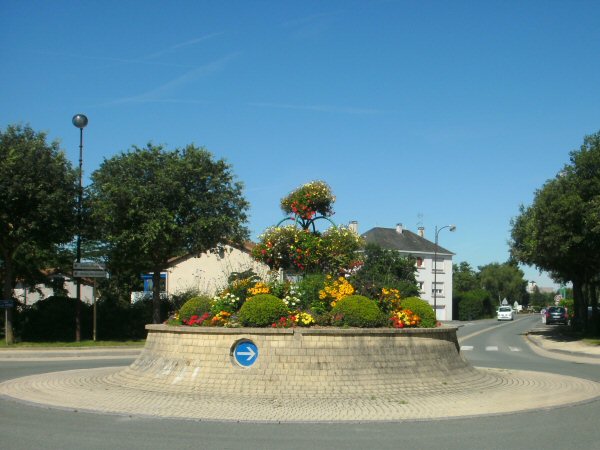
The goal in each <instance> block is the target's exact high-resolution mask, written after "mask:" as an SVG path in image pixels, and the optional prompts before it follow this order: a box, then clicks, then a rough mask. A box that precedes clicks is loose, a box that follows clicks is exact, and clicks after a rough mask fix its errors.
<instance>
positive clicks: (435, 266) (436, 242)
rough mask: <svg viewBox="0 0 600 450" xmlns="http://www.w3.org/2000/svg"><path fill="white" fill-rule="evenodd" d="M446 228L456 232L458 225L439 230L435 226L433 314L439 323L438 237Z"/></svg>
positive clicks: (446, 226)
mask: <svg viewBox="0 0 600 450" xmlns="http://www.w3.org/2000/svg"><path fill="white" fill-rule="evenodd" d="M444 228H448V229H450V231H454V230H456V225H445V226H443V227H442V228H440V229H438V227H437V225H436V226H435V246H434V248H433V312H434V314H435V320H436V321H437V250H438V236H439V234H440V231H442V230H443V229H444Z"/></svg>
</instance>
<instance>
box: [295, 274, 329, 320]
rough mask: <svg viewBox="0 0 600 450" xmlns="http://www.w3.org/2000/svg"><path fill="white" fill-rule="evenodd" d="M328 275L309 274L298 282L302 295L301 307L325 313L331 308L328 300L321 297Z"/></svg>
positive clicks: (299, 292) (299, 291)
mask: <svg viewBox="0 0 600 450" xmlns="http://www.w3.org/2000/svg"><path fill="white" fill-rule="evenodd" d="M325 279H326V276H325V275H323V274H321V273H312V274H307V275H305V276H304V277H302V278H301V279H300V280H299V281H298V283H297V290H298V294H299V296H300V305H299V307H300V309H304V310H307V309H310V310H311V311H313V312H314V313H315V314H317V315H319V314H323V313H324V312H325V311H328V310H329V305H328V304H327V302H323V301H321V300H320V299H319V291H320V290H321V289H323V287H324V286H325Z"/></svg>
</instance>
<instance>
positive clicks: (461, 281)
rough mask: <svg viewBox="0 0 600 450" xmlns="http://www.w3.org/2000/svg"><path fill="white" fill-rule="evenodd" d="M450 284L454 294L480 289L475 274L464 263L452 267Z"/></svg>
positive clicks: (466, 263)
mask: <svg viewBox="0 0 600 450" xmlns="http://www.w3.org/2000/svg"><path fill="white" fill-rule="evenodd" d="M452 284H453V287H452V290H453V292H456V293H458V292H468V291H474V290H475V289H478V288H480V283H479V280H478V279H477V273H476V272H475V270H473V268H472V267H471V265H470V264H469V263H468V262H466V261H462V262H461V263H460V264H453V265H452Z"/></svg>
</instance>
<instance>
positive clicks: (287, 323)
mask: <svg viewBox="0 0 600 450" xmlns="http://www.w3.org/2000/svg"><path fill="white" fill-rule="evenodd" d="M314 323H315V319H314V318H313V316H311V315H310V314H309V313H306V312H302V311H300V312H297V313H295V314H290V315H289V316H285V317H281V318H280V319H279V320H278V321H277V322H275V323H273V325H271V327H273V328H291V327H295V326H301V327H310V326H311V325H313V324H314Z"/></svg>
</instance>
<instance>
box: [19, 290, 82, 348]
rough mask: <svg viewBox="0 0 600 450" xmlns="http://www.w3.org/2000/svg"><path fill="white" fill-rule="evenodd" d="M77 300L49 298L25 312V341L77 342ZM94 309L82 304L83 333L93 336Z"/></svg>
mask: <svg viewBox="0 0 600 450" xmlns="http://www.w3.org/2000/svg"><path fill="white" fill-rule="evenodd" d="M75 302H76V300H75V299H72V298H68V297H54V296H53V297H48V298H47V299H44V300H39V301H37V302H35V303H34V304H33V305H32V306H31V307H30V308H28V309H26V310H25V311H24V312H23V316H24V317H23V322H24V323H23V334H22V336H21V337H22V339H23V340H24V341H33V342H39V341H73V340H75ZM91 331H92V307H91V306H90V305H87V304H85V303H83V302H81V333H82V335H84V336H91Z"/></svg>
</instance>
